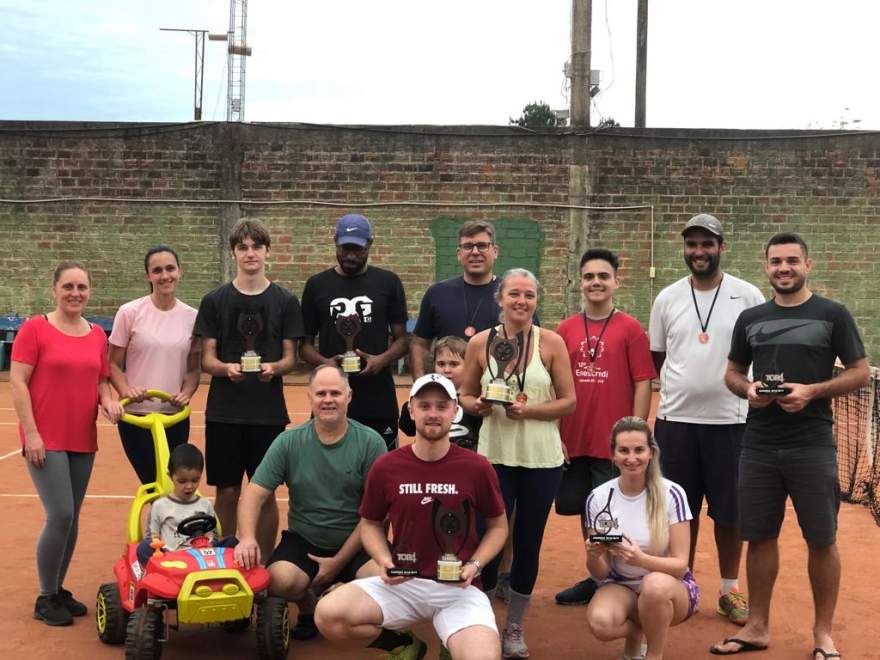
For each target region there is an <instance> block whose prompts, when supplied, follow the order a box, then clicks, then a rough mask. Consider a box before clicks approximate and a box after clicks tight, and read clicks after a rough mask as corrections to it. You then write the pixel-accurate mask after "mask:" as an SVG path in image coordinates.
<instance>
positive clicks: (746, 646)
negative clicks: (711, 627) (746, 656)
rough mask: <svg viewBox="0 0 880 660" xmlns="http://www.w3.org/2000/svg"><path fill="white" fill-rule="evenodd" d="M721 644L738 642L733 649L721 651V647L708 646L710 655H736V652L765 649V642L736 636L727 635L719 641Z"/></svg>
mask: <svg viewBox="0 0 880 660" xmlns="http://www.w3.org/2000/svg"><path fill="white" fill-rule="evenodd" d="M721 644H722V645H724V644H739V648H738V649H736V650H734V651H722V650H721V649H719V648H717V647H715V646H712V647H710V648H709V653H711V654H712V655H736V654H737V653H748V652H750V651H766V650H767V644H758V643H756V642H749V641H746V640H744V639H739V638H738V637H727V638H725V639H724V641H722V642H721Z"/></svg>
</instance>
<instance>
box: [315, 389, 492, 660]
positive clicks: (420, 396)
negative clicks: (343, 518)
mask: <svg viewBox="0 0 880 660" xmlns="http://www.w3.org/2000/svg"><path fill="white" fill-rule="evenodd" d="M409 405H410V414H411V415H412V417H413V421H414V422H415V425H416V439H415V442H414V443H413V444H412V445H409V446H406V447H401V448H399V449H396V450H394V451H392V452H389V453H388V454H385V455H384V456H381V457H379V458H378V459H377V460H376V462H375V463H374V464H373V467H372V469H371V470H370V473H369V476H368V477H367V483H366V488H365V491H364V497H363V501H362V502H361V509H360V514H361V542H362V543H363V546H364V548H365V549H366V550H367V552H368V553H369V554H370V556H371V557H372V558H373V559H374V560H375V561H376V563H378V564H379V566H381V567H382V568H383V569H384V570H386V571H387V570H388V569H410V570H412V571H414V572H417V573H418V576H417V577H399V576H389V575H387V574H385V575H383V576H381V577H372V578H365V579H363V580H355V581H354V582H351V583H349V584H347V585H343V586H342V587H339V588H338V589H336V590H334V591H332V592H331V593H329V594H328V595H327V596H325V597H324V598H322V599H321V601H320V602H319V603H318V607H317V609H316V611H315V622H316V623H317V625H318V628H319V629H320V630H321V633H323V635H324V637H326V638H327V639H330V640H334V641H341V640H352V641H357V642H358V643H360V644H361V645H363V644H364V643H368V646H370V647H372V648H376V649H380V650H384V651H386V652H388V653H390V654H391V655H392V656H393V657H395V658H401V659H403V660H420V659H421V658H422V657H424V654H425V649H426V646H425V643H424V642H423V641H422V640H420V639H418V638H417V637H415V636H414V635H413V634H412V633H410V632H407V631H406V629H407V628H409V627H410V626H412V625H413V624H415V623H418V622H420V621H425V620H431V621H433V623H434V629H435V630H436V631H437V635H438V636H439V637H440V641H441V642H442V643H443V644H444V645H445V646H446V647H447V648H448V649H449V652H450V653H451V654H452V657H454V658H456V660H463V659H468V658H500V657H501V644H500V640H499V637H498V628H497V626H496V624H495V614H494V613H493V611H492V606H491V604H490V603H489V599H488V597H487V596H486V595H485V594H484V593H483V591H482V590H481V589H480V588H479V575H480V569H481V568H482V567H483V566H484V565H485V564H486V563H488V562H489V561H490V560H491V559H492V558H493V557H495V555H497V554H498V552H500V551H501V548H502V547H503V546H504V540H505V538H506V537H507V518H506V516H505V514H504V503H503V501H502V499H501V492H500V490H499V488H498V478H497V477H496V476H495V471H494V470H493V469H492V466H491V465H490V464H489V462H488V461H487V460H486V459H485V458H484V457H483V456H480V455H479V454H477V453H476V452H473V451H470V450H468V449H463V448H461V447H459V446H457V445H454V444H452V443H451V442H450V441H449V428H450V426H451V425H452V420H453V419H454V418H455V414H456V410H457V407H458V404H457V398H456V393H455V386H454V385H453V384H452V381H450V380H449V379H448V378H445V377H444V376H441V375H439V374H427V375H425V376H422V377H421V378H419V379H418V380H416V382H415V383H413V386H412V389H411V390H410V401H409ZM477 515H480V516H482V518H483V520H485V522H486V533H485V534H484V535H483V537H482V538H481V539H480V538H478V536H477V531H476V516H477ZM386 520H387V521H389V522H390V523H391V530H392V536H393V538H394V540H393V542H392V544H391V546H390V547H389V544H388V537H387V535H386V532H385V521H386ZM450 523H451V524H450ZM445 553H452V554H455V555H456V556H457V557H458V559H459V560H461V562H463V563H462V564H461V580H460V581H458V582H439V581H437V571H438V560H440V559H441V555H443V554H445Z"/></svg>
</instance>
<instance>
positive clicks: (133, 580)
mask: <svg viewBox="0 0 880 660" xmlns="http://www.w3.org/2000/svg"><path fill="white" fill-rule="evenodd" d="M147 394H148V396H150V397H153V398H157V399H161V400H163V401H169V400H170V399H171V396H170V395H169V394H166V393H165V392H160V391H158V390H150V391H149V392H148V393H147ZM127 403H128V401H127V400H123V401H122V404H123V405H125V404H127ZM188 415H189V407H185V408H183V409H182V410H181V411H180V412H178V413H176V414H173V415H166V414H162V413H150V414H148V415H145V416H135V415H131V414H126V415H124V416H123V418H122V419H123V420H125V421H126V422H128V423H130V424H134V425H136V426H140V427H143V428H148V429H150V430H151V432H152V435H153V446H154V448H155V452H156V481H155V482H153V483H150V484H144V485H142V486H140V487H139V488H138V490H137V494H136V495H135V498H134V502H133V503H132V506H131V510H130V512H129V516H128V543H127V544H126V546H125V550H124V553H123V555H122V557H120V558H119V560H118V561H117V562H116V565H115V566H114V567H113V572H114V573H115V575H116V581H115V582H108V583H106V584H102V585H101V587H100V588H99V589H98V596H97V603H96V606H95V619H96V623H97V628H98V637H99V638H100V639H101V641H102V642H105V643H106V644H121V643H123V642H124V643H125V657H126V659H127V660H156V659H157V658H159V656H160V655H161V654H162V643H163V642H165V641H167V639H168V631H169V629H177V628H178V627H179V626H180V625H181V624H202V625H204V624H219V625H220V626H221V627H223V628H225V629H226V630H228V631H233V632H234V631H241V630H245V629H247V628H248V627H249V625H250V621H251V618H252V616H253V618H254V619H255V621H254V626H255V628H256V637H257V654H258V656H259V657H260V658H261V659H263V660H278V659H281V658H286V657H287V651H288V644H289V632H288V619H287V602H286V601H284V600H283V599H280V598H275V597H271V596H269V595H268V593H267V589H268V586H269V573H268V571H266V569H265V568H263V567H261V566H258V567H255V568H253V569H251V570H245V569H243V568H241V567H239V566H237V565H236V564H235V561H234V558H233V552H234V551H233V549H232V548H221V547H212V546H211V544H210V541H209V539H208V537H207V536H205V535H206V534H208V532H210V531H212V530H213V529H214V528H215V527H216V525H217V521H216V520H215V519H214V518H213V517H211V516H207V515H204V514H199V515H195V516H191V517H189V518H187V519H186V520H183V521H181V522H180V525H179V526H178V532H179V533H180V534H182V535H184V536H189V537H191V538H192V547H190V548H182V549H180V550H177V551H174V552H162V550H161V549H160V548H161V546H162V543H161V539H158V540H156V542H155V543H154V544H153V547H154V549H155V552H154V554H153V556H152V557H150V559H149V561H148V562H147V564H146V565H145V566H142V565H141V563H140V562H139V561H138V558H137V552H136V550H137V545H138V542H139V541H140V540H141V538H142V535H143V532H142V530H141V522H140V521H141V512H142V510H143V508H144V507H145V506H146V505H147V504H149V503H150V502H152V501H153V500H155V499H157V498H159V497H161V496H162V495H165V494H168V493H171V492H172V490H173V486H172V484H171V480H170V479H169V477H168V474H167V465H168V440H167V438H166V437H165V428H166V427H168V426H172V425H173V424H176V423H178V422H180V421H182V420H184V419H186V417H187V416H188Z"/></svg>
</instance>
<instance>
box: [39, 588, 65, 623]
mask: <svg viewBox="0 0 880 660" xmlns="http://www.w3.org/2000/svg"><path fill="white" fill-rule="evenodd" d="M34 618H35V619H39V620H40V621H43V622H44V623H45V624H46V625H48V626H69V625H70V624H71V623H73V616H71V614H70V612H68V611H67V608H66V607H64V605H63V604H62V602H61V597H60V596H59V595H58V594H47V595H45V596H37V602H36V603H34Z"/></svg>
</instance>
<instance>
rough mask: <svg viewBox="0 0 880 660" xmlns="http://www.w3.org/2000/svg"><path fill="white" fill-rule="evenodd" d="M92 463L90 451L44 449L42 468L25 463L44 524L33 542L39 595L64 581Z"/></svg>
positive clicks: (92, 455) (44, 593)
mask: <svg viewBox="0 0 880 660" xmlns="http://www.w3.org/2000/svg"><path fill="white" fill-rule="evenodd" d="M94 462H95V454H94V453H87V454H84V453H80V452H72V451H47V452H46V463H45V464H44V465H43V467H41V468H37V467H34V466H33V465H32V464H31V463H30V462H29V463H28V464H27V466H28V471H29V472H30V473H31V479H32V480H33V482H34V486H35V487H36V489H37V493H38V494H39V496H40V501H41V502H42V503H43V509H45V511H46V525H45V526H44V527H43V532H42V533H41V534H40V540H39V541H38V542H37V573H38V574H39V576H40V595H41V596H44V595H46V594H54V593H58V591H59V590H60V589H61V587H62V585H63V584H64V576H65V575H66V574H67V567H68V566H69V565H70V558H71V557H72V556H73V548H74V547H75V546H76V534H77V528H78V523H79V510H80V508H82V503H83V498H84V497H85V495H86V486H88V485H89V477H90V476H91V474H92V465H93V464H94Z"/></svg>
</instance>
